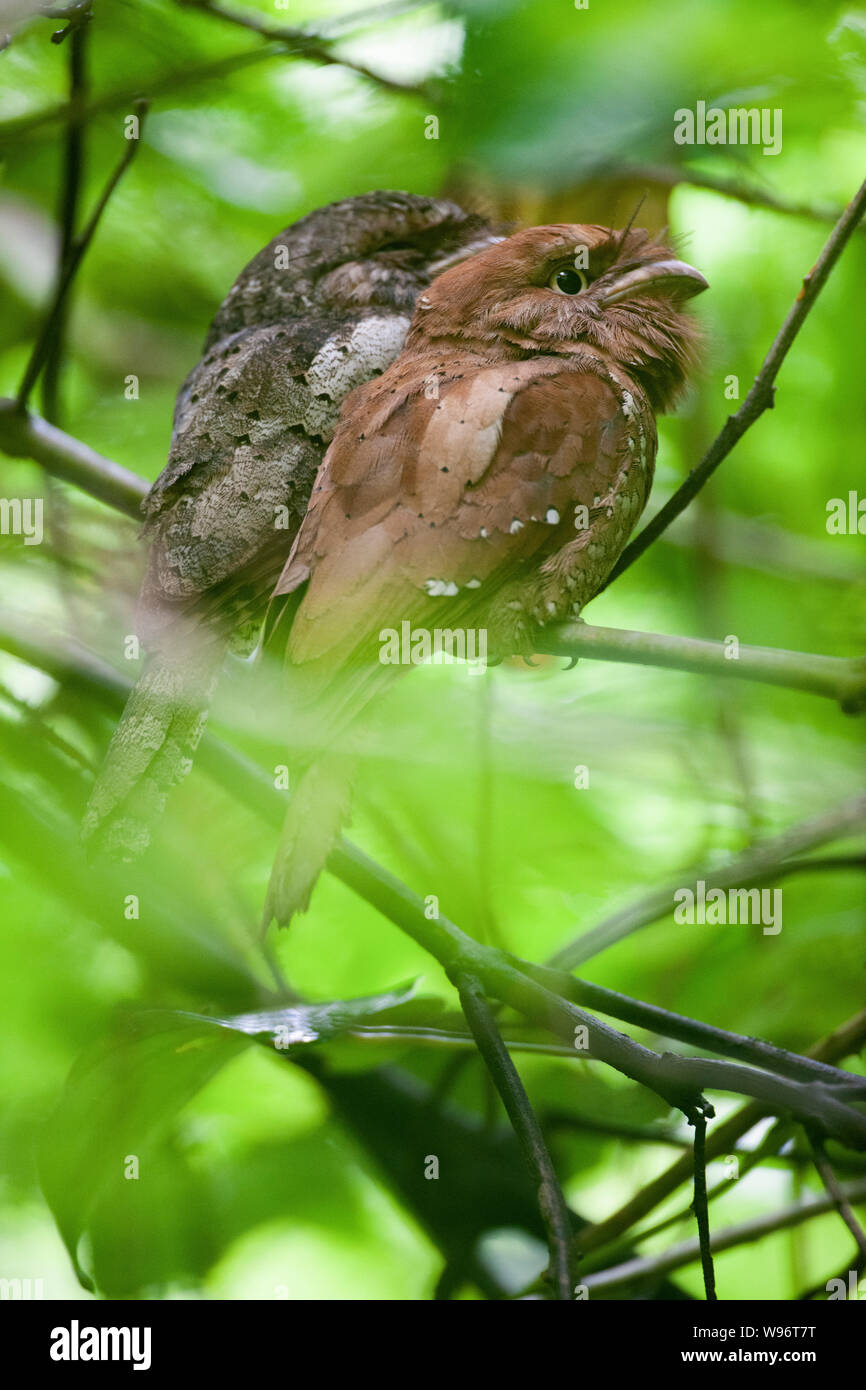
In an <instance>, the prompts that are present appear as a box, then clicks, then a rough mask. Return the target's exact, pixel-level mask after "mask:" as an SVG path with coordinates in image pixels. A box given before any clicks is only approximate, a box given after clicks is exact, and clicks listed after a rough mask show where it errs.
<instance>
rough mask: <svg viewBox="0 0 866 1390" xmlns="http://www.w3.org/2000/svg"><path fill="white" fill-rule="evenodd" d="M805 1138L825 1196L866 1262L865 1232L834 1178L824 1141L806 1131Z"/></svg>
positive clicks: (840, 1186)
mask: <svg viewBox="0 0 866 1390" xmlns="http://www.w3.org/2000/svg"><path fill="white" fill-rule="evenodd" d="M807 1137H808V1139H809V1143H810V1145H811V1147H812V1156H813V1159H814V1162H815V1168H816V1169H817V1171H818V1176H819V1177H820V1179H821V1181H822V1183H823V1184H824V1187H825V1188H826V1190H827V1195H828V1197H830V1198H832V1201H833V1206H834V1207H835V1209H836V1211H837V1212H838V1213H839V1215H840V1216H841V1218H842V1220H843V1221H844V1222H845V1225H846V1226H847V1227H848V1230H849V1231H850V1232H851V1234H852V1236H853V1237H854V1241H855V1244H856V1246H857V1249H858V1251H859V1257H860V1259H861V1260H866V1232H864V1230H863V1227H862V1226H861V1225H860V1222H859V1221H858V1220H857V1218H856V1216H855V1215H854V1213H853V1211H852V1210H851V1204H850V1202H849V1201H848V1198H847V1196H846V1194H845V1189H844V1188H843V1187H842V1185H841V1184H840V1182H839V1179H838V1178H837V1177H836V1174H835V1172H834V1171H833V1165H832V1163H831V1162H830V1160H829V1158H828V1157H827V1150H826V1149H825V1147H824V1141H823V1139H822V1138H821V1136H820V1135H818V1134H813V1133H811V1131H808V1130H807Z"/></svg>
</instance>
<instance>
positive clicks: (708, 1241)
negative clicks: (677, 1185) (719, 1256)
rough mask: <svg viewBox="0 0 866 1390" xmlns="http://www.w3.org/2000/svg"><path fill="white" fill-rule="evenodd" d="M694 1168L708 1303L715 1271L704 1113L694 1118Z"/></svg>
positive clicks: (713, 1290) (694, 1205)
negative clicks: (708, 1196) (708, 1198)
mask: <svg viewBox="0 0 866 1390" xmlns="http://www.w3.org/2000/svg"><path fill="white" fill-rule="evenodd" d="M693 1162H694V1169H695V1197H694V1202H693V1203H692V1210H693V1211H694V1213H695V1221H696V1222H697V1227H698V1246H699V1247H700V1252H701V1269H702V1271H703V1276H704V1293H705V1295H706V1299H707V1302H708V1303H715V1302H716V1301H717V1299H718V1295H717V1293H716V1271H715V1269H714V1267H713V1252H712V1237H711V1235H710V1213H709V1204H708V1201H707V1121H706V1117H705V1116H704V1115H699V1116H698V1118H697V1119H696V1120H695V1147H694V1154H693Z"/></svg>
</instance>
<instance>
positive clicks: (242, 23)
mask: <svg viewBox="0 0 866 1390" xmlns="http://www.w3.org/2000/svg"><path fill="white" fill-rule="evenodd" d="M176 3H177V4H178V5H181V6H182V7H183V8H184V9H187V10H198V11H199V12H200V13H201V14H205V15H211V16H212V17H213V18H214V19H222V20H225V21H226V23H228V24H235V25H237V26H239V27H240V28H242V29H248V30H251V31H252V33H254V34H258V36H259V37H260V38H262V39H267V40H269V41H270V42H272V43H279V44H281V45H282V46H283V47H284V48H285V50H286V52H287V53H291V55H292V56H293V57H296V58H306V59H307V60H308V62H311V63H318V64H320V66H323V67H330V66H333V67H342V68H348V69H349V70H350V71H351V72H357V73H359V74H360V76H361V77H366V78H367V79H368V80H369V81H370V82H374V83H375V84H376V86H377V87H383V88H384V89H385V91H388V92H399V93H400V94H401V95H402V96H406V95H407V94H408V95H410V96H421V95H422V94H424V88H423V86H420V85H418V86H413V85H412V84H411V83H406V82H398V81H396V80H395V79H393V78H390V77H385V76H384V74H382V73H380V72H374V71H373V70H372V69H371V68H368V67H367V66H366V64H364V63H359V62H355V61H353V60H352V59H351V58H347V57H345V56H344V55H341V56H338V55H337V54H335V53H333V52H332V50H331V47H330V45H331V43H332V42H334V40H332V39H330V38H327V37H325V36H324V35H322V34H314V33H311V32H309V31H307V30H305V29H298V28H295V27H293V26H289V25H285V24H271V23H270V22H269V21H268V20H266V19H263V18H262V17H261V16H259V15H256V14H253V13H248V12H244V13H241V11H239V10H229V9H226V8H225V6H223V5H221V4H219V3H218V0H176ZM376 17H377V16H376V12H375V10H372V11H367V13H366V16H365V19H364V22H365V23H371V22H372V21H373V20H375V19H376ZM384 17H386V18H387V17H388V15H387V10H386V11H385V15H384ZM345 18H346V20H347V21H349V20H351V15H347V16H346V17H345Z"/></svg>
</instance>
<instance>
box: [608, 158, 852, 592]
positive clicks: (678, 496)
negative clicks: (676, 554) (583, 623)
mask: <svg viewBox="0 0 866 1390" xmlns="http://www.w3.org/2000/svg"><path fill="white" fill-rule="evenodd" d="M864 212H866V182H864V183H863V184H862V185H861V186H860V188H859V189H858V191H857V193H856V195H855V196H854V198H853V199H852V200H851V202H850V203H849V204H848V206H847V208H846V209H845V211H844V212H843V213H842V216H841V217H840V218H839V221H838V222H837V223H836V226H835V227H834V228H833V231H832V232H831V233H830V236H829V238H828V240H827V242H826V244H825V246H824V249H823V250H822V252H821V254H820V256H819V257H818V259H817V261H816V262H815V264H814V266H813V267H812V269H811V270H810V271H809V273H808V275H806V276H804V277H803V283H802V285H801V287H800V291H799V293H798V295H797V298H796V299H795V300H794V303H793V305H792V307H791V309H790V310H789V312H788V316H787V318H786V319H785V322H784V323H783V324H782V327H781V328H780V329H779V332H778V333H777V335H776V338H775V341H774V342H773V345H772V347H771V348H770V351H769V352H768V353H767V356H766V357H765V358H764V362H763V365H762V367H761V370H760V371H759V372H758V375H757V376H756V377H755V380H754V383H753V385H752V388H751V390H750V391H749V393H748V395H747V396H746V399H745V400H744V401H743V404H742V405H741V406H740V408H739V410H738V411H737V413H736V415H730V416H728V419H727V420H726V421H725V423H724V425H723V427H722V429H721V432H720V433H719V434H718V435H717V437H716V439H715V440H714V441H713V443H712V444H711V445H710V447H709V449H708V450H707V452H706V453H705V454H704V457H703V458H702V459H701V461H700V463H699V464H698V465H697V467H696V468H693V469H692V471H691V473H690V474H689V476H688V477H687V478H686V480H685V482H684V483H683V484H682V485H681V486H680V487H679V488H677V490H676V492H675V493H674V495H673V497H671V498H670V500H669V501H668V502H666V503H665V505H664V506H663V507H662V509H661V511H660V512H657V513H656V515H655V516H654V517H653V519H652V521H651V522H650V523H649V525H648V526H645V527H644V529H643V530H642V531H641V532H640V534H639V535H638V536H636V537H635V539H634V540H633V541H631V542H630V544H629V545H627V546H626V548H625V550H624V551H623V553H622V555H621V556H620V558H619V560H618V561H617V563H616V564H615V565H614V567H613V569H612V570H611V572H610V575H609V576H608V580H607V582H608V584H611V583H613V581H614V579H617V578H618V577H619V575H621V574H622V573H623V572H624V571H625V570H627V569H628V568H629V566H630V565H633V564H634V562H635V560H637V559H639V558H640V556H641V555H643V553H644V551H645V550H647V549H648V547H649V546H651V545H652V543H653V541H655V540H658V538H659V536H660V535H661V534H662V532H663V531H665V530H667V528H668V526H670V524H671V522H672V521H673V520H674V519H675V518H676V517H678V516H679V514H680V512H682V511H684V510H685V508H686V507H687V506H688V505H689V503H690V502H691V501H692V499H693V498H694V497H696V496H697V494H698V493H699V492H700V490H701V488H702V487H703V486H704V484H705V483H706V482H707V480H708V479H709V478H710V477H712V475H713V473H714V472H715V471H716V469H717V468H718V466H719V464H720V463H722V462H723V460H724V459H726V458H727V456H728V454H729V453H730V452H731V450H732V449H733V447H734V445H735V444H737V443H738V442H739V440H740V439H742V437H743V435H744V434H745V433H746V431H747V430H748V429H749V428H750V427H751V426H752V425H753V424H754V423H755V421H756V420H758V419H760V417H761V416H762V415H763V413H764V411H765V410H769V409H771V407H772V405H773V395H774V382H775V380H776V377H777V376H778V374H779V369H780V367H781V365H782V363H783V362H784V360H785V358H786V356H787V355H788V351H789V349H790V347H791V344H792V343H793V342H794V339H795V338H796V336H797V334H798V333H799V331H800V329H801V328H802V327H803V324H804V323H805V321H806V317H807V315H808V313H809V310H810V309H811V308H812V305H813V304H814V303H815V300H816V299H817V298H818V295H819V294H820V293H821V290H822V289H823V288H824V286H825V284H826V283H827V280H828V279H829V276H830V272H831V271H832V270H833V267H834V266H835V264H836V262H837V261H838V259H839V257H840V256H841V254H842V252H843V250H844V249H845V246H846V245H847V243H848V241H849V240H850V238H851V236H852V234H853V233H854V231H855V230H856V228H857V225H858V223H859V222H860V220H861V218H862V217H863V213H864Z"/></svg>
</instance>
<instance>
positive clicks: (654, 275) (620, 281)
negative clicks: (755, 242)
mask: <svg viewBox="0 0 866 1390" xmlns="http://www.w3.org/2000/svg"><path fill="white" fill-rule="evenodd" d="M707 289H709V285H708V284H707V282H706V280H705V279H704V277H703V275H702V274H701V272H700V271H699V270H695V268H694V266H693V265H688V263H687V262H686V261H674V260H671V261H647V263H646V264H645V265H641V266H638V267H637V269H636V270H627V271H625V272H624V273H623V274H622V275H618V276H617V277H616V278H615V279H614V280H612V281H611V283H610V285H609V287H608V288H607V289H606V290H604V291H603V292H602V298H601V307H602V308H603V309H606V308H607V306H608V305H609V304H620V303H622V301H623V300H624V299H634V298H635V297H636V296H637V295H644V294H662V295H667V294H669V295H672V296H673V297H674V298H676V299H691V297H692V295H695V294H700V293H701V292H702V291H703V290H707Z"/></svg>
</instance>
